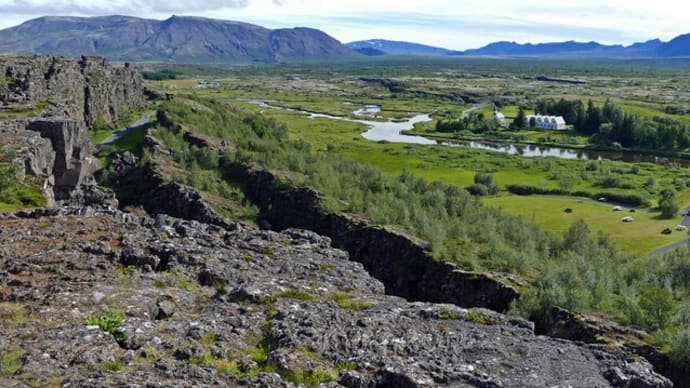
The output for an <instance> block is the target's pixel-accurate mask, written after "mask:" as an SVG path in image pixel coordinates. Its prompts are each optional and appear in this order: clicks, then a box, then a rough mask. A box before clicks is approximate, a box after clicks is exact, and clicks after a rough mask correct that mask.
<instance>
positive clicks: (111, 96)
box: [0, 56, 144, 127]
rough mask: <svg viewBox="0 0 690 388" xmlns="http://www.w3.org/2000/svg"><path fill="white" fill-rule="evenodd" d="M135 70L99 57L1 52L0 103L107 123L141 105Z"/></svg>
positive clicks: (48, 114)
mask: <svg viewBox="0 0 690 388" xmlns="http://www.w3.org/2000/svg"><path fill="white" fill-rule="evenodd" d="M143 90H144V88H143V83H142V79H141V75H140V74H139V72H138V71H136V70H134V69H132V68H130V67H129V66H128V65H125V66H111V65H109V64H108V62H107V61H106V60H105V59H103V58H95V57H82V58H81V59H79V60H74V59H68V58H62V57H46V56H32V57H0V107H3V106H9V105H17V104H19V105H24V106H27V105H28V106H31V107H34V108H36V107H42V108H43V109H37V112H36V114H37V115H40V116H42V117H59V118H63V119H68V120H73V121H79V122H83V123H85V124H86V126H87V127H91V126H92V125H93V124H94V123H95V122H96V121H97V120H100V121H102V123H103V124H106V125H107V124H111V123H113V122H115V121H117V120H119V119H121V118H123V117H125V116H126V115H127V114H128V113H129V112H131V111H132V110H134V109H141V108H143V106H144V95H143Z"/></svg>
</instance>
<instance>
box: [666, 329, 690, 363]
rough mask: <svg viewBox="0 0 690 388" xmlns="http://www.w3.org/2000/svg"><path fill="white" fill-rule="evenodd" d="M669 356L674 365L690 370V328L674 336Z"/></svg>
mask: <svg viewBox="0 0 690 388" xmlns="http://www.w3.org/2000/svg"><path fill="white" fill-rule="evenodd" d="M670 348H671V349H670V352H669V356H670V357H671V360H672V361H673V363H674V365H676V366H679V367H681V368H683V369H684V370H690V352H689V351H688V349H690V328H687V327H686V328H684V329H682V330H680V331H679V332H678V333H676V334H675V335H673V337H672V338H671V340H670Z"/></svg>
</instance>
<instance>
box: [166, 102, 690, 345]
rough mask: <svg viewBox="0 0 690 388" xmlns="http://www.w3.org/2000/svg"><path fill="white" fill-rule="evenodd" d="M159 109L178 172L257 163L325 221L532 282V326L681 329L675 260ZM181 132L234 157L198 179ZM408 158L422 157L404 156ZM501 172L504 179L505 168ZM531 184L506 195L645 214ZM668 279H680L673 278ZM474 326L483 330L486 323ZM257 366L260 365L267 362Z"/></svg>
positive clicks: (208, 109) (612, 195)
mask: <svg viewBox="0 0 690 388" xmlns="http://www.w3.org/2000/svg"><path fill="white" fill-rule="evenodd" d="M199 105H200V106H201V107H203V109H201V108H199V107H198V106H199ZM194 106H197V107H196V108H193V107H194ZM161 108H162V109H163V110H164V111H165V112H166V115H167V116H169V117H171V120H172V121H173V122H175V123H177V124H180V126H175V125H170V126H166V127H161V128H159V130H158V133H159V134H160V135H161V137H163V138H165V139H166V140H165V141H166V144H168V145H170V144H176V145H175V146H174V147H175V149H176V150H178V152H179V153H180V155H175V158H176V159H178V161H179V163H184V165H186V166H189V167H193V166H192V161H195V162H196V164H197V166H198V169H199V170H200V171H201V172H202V173H203V172H209V173H211V172H213V173H214V174H215V175H214V176H215V177H218V178H221V179H224V180H228V179H232V178H233V177H232V176H231V175H230V174H228V171H230V170H231V168H232V166H233V164H234V163H239V162H251V163H256V164H258V165H260V166H262V167H264V168H267V169H270V170H272V171H279V172H280V174H281V176H283V177H284V178H283V179H282V185H283V187H282V188H283V189H285V190H289V189H291V188H294V187H301V186H307V187H311V188H314V189H316V190H318V191H319V192H320V193H322V194H323V195H324V196H325V197H326V198H327V201H325V202H324V203H322V204H320V205H321V206H324V207H326V208H327V209H328V210H329V211H333V212H348V213H353V214H362V215H364V216H365V217H366V218H367V219H368V220H370V221H371V222H373V223H376V224H382V225H392V226H398V227H404V228H405V229H406V230H407V231H408V232H409V233H411V234H413V235H415V236H417V237H420V238H423V239H425V240H426V241H427V242H428V248H429V251H430V252H431V253H432V255H433V256H434V257H435V258H438V259H441V260H444V261H449V262H455V263H459V264H461V265H463V266H466V267H469V268H473V269H491V270H498V271H506V272H512V273H518V274H525V275H529V278H530V279H531V280H532V287H529V288H528V289H526V290H525V291H524V292H523V296H522V297H521V298H520V300H519V301H517V302H516V304H515V306H514V312H516V313H519V314H522V315H523V316H526V317H530V318H532V319H534V320H536V321H537V322H538V323H539V322H543V320H544V319H545V317H546V313H547V312H548V311H549V309H550V308H551V307H552V306H560V307H563V308H567V309H572V310H576V311H588V310H600V311H606V312H609V313H611V314H614V315H616V316H617V317H618V318H619V320H620V321H621V322H625V323H630V324H634V325H638V326H640V327H643V328H647V329H648V330H656V331H657V332H659V333H661V334H660V335H661V336H662V338H663V341H668V340H669V338H668V337H667V336H666V334H664V333H672V332H673V329H674V328H677V327H678V326H677V323H675V321H674V318H678V317H677V316H674V313H673V312H674V311H675V310H676V305H677V304H678V300H679V299H680V298H682V297H685V296H687V295H688V290H687V287H686V285H685V283H684V282H686V281H687V280H684V278H683V277H682V276H680V275H679V274H678V273H679V271H680V270H682V269H684V268H685V267H686V266H687V267H688V268H690V265H688V264H687V263H686V261H687V260H684V259H682V257H683V256H682V255H681V254H677V255H676V256H673V257H674V258H673V259H666V261H663V262H661V263H657V262H654V261H653V260H651V259H647V258H632V257H629V256H626V255H624V254H621V253H620V252H618V251H617V250H616V249H615V248H614V246H613V244H612V242H611V241H610V240H609V239H608V238H606V237H605V236H603V235H601V234H597V233H592V232H591V231H590V230H589V228H588V227H587V225H585V224H584V223H582V222H577V223H575V224H574V225H573V226H572V227H571V228H570V229H569V230H568V231H567V232H566V233H565V234H564V235H563V236H554V235H553V234H552V233H549V232H545V231H543V230H540V229H539V228H537V227H535V226H533V225H530V224H527V223H526V222H524V221H523V220H521V219H519V218H517V217H512V216H509V215H506V214H505V213H502V212H500V211H499V210H496V209H493V208H485V207H483V206H481V203H480V202H479V201H478V200H477V199H476V198H473V197H472V196H471V195H470V194H469V193H468V192H467V191H465V190H462V189H460V188H458V187H457V186H453V185H449V184H446V183H442V182H438V181H430V180H423V179H419V178H418V177H416V176H414V175H413V174H411V173H409V172H407V171H404V172H403V173H401V174H399V175H397V176H390V175H386V174H384V173H382V172H381V170H379V169H376V168H373V167H370V166H366V165H363V164H361V163H357V162H355V161H353V160H350V159H346V158H343V157H341V156H338V155H337V154H335V153H334V152H314V151H313V150H312V149H311V148H310V147H309V146H308V145H306V144H305V143H304V142H301V141H293V140H290V139H289V138H287V136H286V131H285V126H284V125H281V124H279V123H277V122H274V121H271V120H267V119H265V118H260V117H257V116H255V115H252V114H248V113H246V112H242V111H238V110H236V109H235V108H233V107H232V106H228V105H225V104H223V103H221V102H218V101H206V100H200V99H199V100H194V101H193V102H191V103H189V102H184V101H166V102H165V103H164V104H162V106H161ZM181 125H184V126H186V127H187V128H191V129H193V131H194V132H198V133H201V134H204V135H207V136H211V137H214V138H219V139H225V140H226V141H228V142H229V143H231V144H232V145H233V146H234V147H235V148H234V149H233V152H229V153H226V155H225V156H224V158H223V159H221V160H219V164H218V168H213V169H212V170H205V169H204V168H203V167H202V163H200V160H201V159H200V158H199V157H189V155H192V154H194V153H195V151H194V150H193V148H192V147H191V146H188V145H187V146H185V145H184V144H183V143H184V141H183V139H182V138H181V135H180V134H179V131H178V129H177V128H181ZM175 142H179V143H175ZM382 147H387V146H386V145H384V146H382ZM390 149H391V150H392V151H391V152H399V151H400V150H401V148H400V147H394V146H390ZM180 150H181V151H180ZM405 152H421V151H418V149H417V148H414V147H411V146H410V148H409V149H405ZM396 160H397V159H396ZM187 163H188V164H187ZM524 163H525V164H526V167H524V168H527V167H531V168H538V169H541V170H542V171H548V172H549V173H550V174H553V176H554V179H556V180H558V179H567V178H559V175H562V176H565V175H567V174H577V175H578V176H579V177H580V178H581V179H585V180H589V181H590V182H592V183H593V184H594V183H596V182H600V183H601V184H604V182H603V180H602V179H603V178H604V177H606V176H612V177H618V176H619V175H623V174H629V173H630V170H629V169H628V168H615V167H616V166H617V165H616V164H613V163H610V162H605V161H604V162H592V163H588V164H583V165H582V166H581V167H574V168H572V169H571V170H568V171H566V170H567V169H570V168H571V167H573V166H575V165H574V164H572V163H570V164H567V163H566V162H560V161H553V160H549V159H545V160H533V161H532V160H531V161H529V162H524ZM578 166H579V165H578ZM194 168H195V169H196V168H197V167H194ZM496 168H497V170H498V171H500V166H497V167H496ZM643 168H645V169H647V167H646V166H643ZM481 171H492V170H487V169H482V170H481ZM639 172H640V170H638V171H637V173H635V175H626V176H628V177H631V179H638V180H639V183H640V186H641V185H642V182H643V181H644V179H646V176H640V175H641V174H638V173H639ZM502 179H503V178H502ZM615 180H617V182H616V185H617V186H621V185H622V184H623V183H624V182H625V179H622V178H620V177H618V178H615ZM475 182H477V183H476V184H478V185H484V186H487V185H486V183H489V184H494V181H493V177H492V176H491V175H489V174H486V173H483V174H477V175H476V177H475ZM199 184H202V183H199ZM536 184H537V183H536V182H535V184H533V185H509V186H508V189H509V190H510V191H513V192H518V193H522V194H535V193H538V194H570V195H577V196H585V197H590V198H594V199H598V198H600V197H605V198H606V199H607V201H609V202H615V203H625V204H630V205H633V206H644V205H648V203H647V201H646V198H644V197H642V196H641V195H638V194H621V193H620V192H619V191H618V190H615V191H614V190H612V191H611V192H600V193H596V194H592V191H594V190H592V189H591V188H589V189H590V190H591V191H576V192H571V191H569V189H564V188H558V189H552V188H547V189H542V188H540V187H538V186H536ZM617 188H618V189H619V187H617ZM487 191H488V189H487ZM268 210H273V211H275V210H276V209H267V211H268ZM278 210H279V209H278ZM269 215H271V216H273V217H274V219H271V224H272V225H274V226H276V227H282V226H290V225H291V224H290V222H292V223H294V220H284V219H281V218H280V213H279V212H275V213H269ZM671 268H675V272H676V273H674V272H673V271H671ZM645 290H647V291H645ZM660 290H667V291H672V292H671V294H670V295H671V298H670V299H669V298H668V296H669V294H668V293H667V291H660ZM284 297H287V298H294V299H300V300H314V299H315V297H314V296H312V295H310V294H308V293H304V292H302V291H296V290H288V291H286V292H284V293H278V294H275V295H271V296H269V297H267V298H266V299H265V301H264V302H265V303H271V302H273V301H275V300H277V299H278V298H284ZM333 299H334V300H335V301H336V303H339V304H345V303H346V302H347V300H348V298H346V297H345V296H342V295H336V296H334V298H333ZM658 305H661V306H664V307H665V308H667V311H670V314H664V313H663V312H661V311H660V310H658V309H656V310H655V309H654V306H658ZM476 319H478V320H481V317H479V316H478V317H476ZM679 319H680V318H679ZM257 353H260V352H259V350H257ZM259 355H260V354H259ZM259 355H257V357H256V358H257V359H262V358H263V357H259Z"/></svg>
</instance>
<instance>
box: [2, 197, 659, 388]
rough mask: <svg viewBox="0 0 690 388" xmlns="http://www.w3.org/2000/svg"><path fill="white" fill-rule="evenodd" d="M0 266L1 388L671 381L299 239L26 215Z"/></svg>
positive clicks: (107, 214)
mask: <svg viewBox="0 0 690 388" xmlns="http://www.w3.org/2000/svg"><path fill="white" fill-rule="evenodd" d="M27 231H31V233H27ZM0 274H1V275H2V276H0V317H2V319H1V320H0V325H1V326H2V330H1V331H0V353H2V354H0V369H1V370H2V371H3V373H2V377H0V385H3V386H18V387H23V386H31V385H33V386H46V385H49V384H53V385H63V386H67V385H69V386H144V385H146V386H161V387H162V386H166V387H182V386H220V387H225V386H237V385H244V386H264V387H292V386H296V385H297V384H298V383H307V384H310V385H313V384H316V383H319V382H323V383H327V385H325V386H330V387H336V386H344V387H358V388H359V387H432V386H433V387H436V386H454V387H515V386H530V387H547V386H573V387H605V386H614V387H670V386H671V384H670V383H669V381H668V380H666V379H665V378H663V377H660V376H659V375H657V374H655V373H654V372H653V371H652V367H651V365H649V363H647V362H646V361H645V360H644V359H642V358H638V359H626V358H624V357H623V356H620V355H615V354H613V353H610V352H608V351H607V350H606V349H605V348H604V347H602V346H597V345H583V344H578V343H574V342H571V341H567V340H560V339H553V338H548V337H542V336H537V335H535V334H534V332H533V326H532V324H531V323H530V322H527V321H524V320H522V319H518V318H513V317H508V316H504V315H501V314H498V313H495V312H492V311H489V310H485V309H465V308H461V307H458V306H455V305H450V304H430V303H411V302H407V301H405V300H404V299H402V298H398V297H394V296H387V295H385V294H384V293H383V290H384V287H383V285H382V284H381V283H380V282H379V281H377V280H375V279H374V278H372V277H371V276H369V274H368V273H367V272H366V271H365V270H364V268H363V267H362V265H361V264H358V263H356V262H354V261H350V260H348V255H347V254H346V253H345V252H343V251H340V250H337V249H333V248H331V246H330V240H329V239H328V238H326V237H321V236H319V235H317V234H315V233H313V232H306V231H300V230H294V229H288V230H285V231H283V232H281V233H276V232H271V231H258V230H255V229H252V228H248V227H245V226H242V225H238V226H237V227H236V228H235V229H234V230H225V229H222V228H219V227H216V226H212V225H207V224H201V223H198V222H195V221H185V220H180V219H171V218H168V217H159V219H158V220H153V219H151V218H148V217H137V216H133V215H131V214H127V213H122V212H120V211H117V210H102V209H101V210H99V209H93V208H61V209H54V210H48V211H37V212H32V213H26V212H24V213H19V214H17V215H5V216H0ZM24 384H26V385H24Z"/></svg>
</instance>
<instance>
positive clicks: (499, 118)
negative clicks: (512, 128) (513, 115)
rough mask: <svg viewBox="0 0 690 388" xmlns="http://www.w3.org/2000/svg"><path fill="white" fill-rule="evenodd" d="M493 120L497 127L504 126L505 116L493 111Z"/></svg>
mask: <svg viewBox="0 0 690 388" xmlns="http://www.w3.org/2000/svg"><path fill="white" fill-rule="evenodd" d="M494 120H496V121H498V124H499V125H506V116H504V115H503V113H501V112H499V111H497V110H495V111H494Z"/></svg>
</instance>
